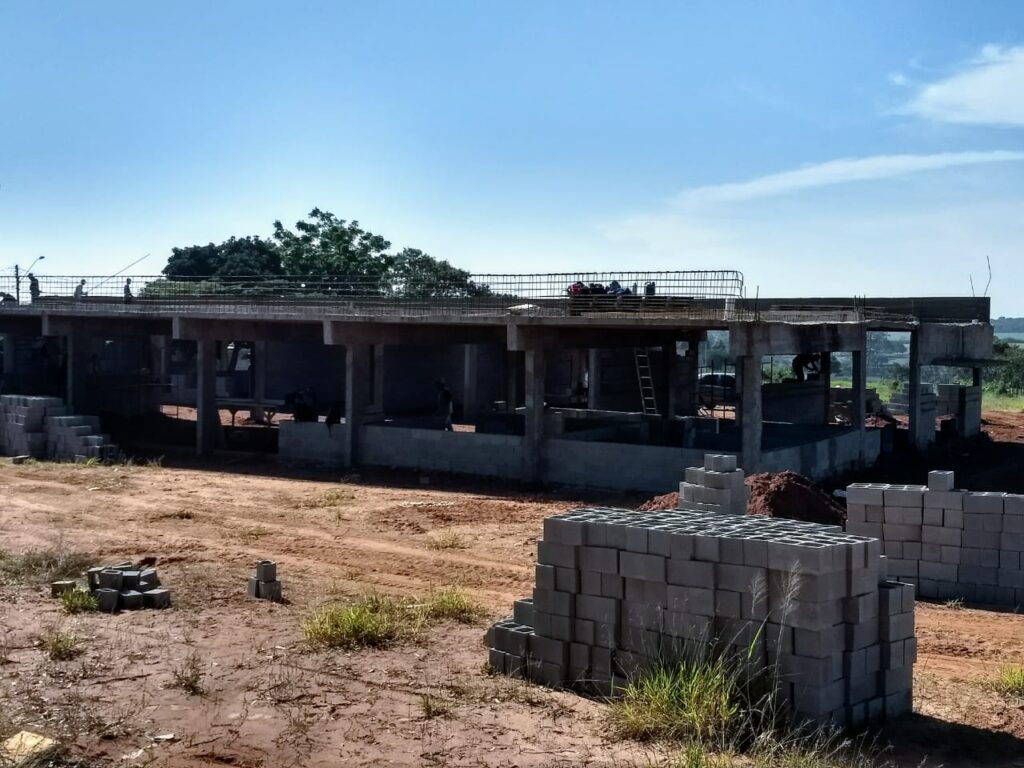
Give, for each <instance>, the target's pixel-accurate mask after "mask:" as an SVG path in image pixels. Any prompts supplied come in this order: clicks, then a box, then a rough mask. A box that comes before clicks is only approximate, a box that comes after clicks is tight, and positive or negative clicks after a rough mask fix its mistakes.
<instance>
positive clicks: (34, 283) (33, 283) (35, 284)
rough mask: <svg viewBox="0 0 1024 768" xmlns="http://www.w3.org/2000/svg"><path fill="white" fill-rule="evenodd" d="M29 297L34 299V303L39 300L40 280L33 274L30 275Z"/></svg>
mask: <svg viewBox="0 0 1024 768" xmlns="http://www.w3.org/2000/svg"><path fill="white" fill-rule="evenodd" d="M28 295H29V296H31V297H32V301H35V300H36V299H38V298H39V279H38V278H37V277H36V276H35V275H33V274H32V273H31V272H29V273H28Z"/></svg>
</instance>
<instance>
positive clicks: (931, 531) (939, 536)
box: [920, 525, 963, 547]
mask: <svg viewBox="0 0 1024 768" xmlns="http://www.w3.org/2000/svg"><path fill="white" fill-rule="evenodd" d="M962 534H963V531H961V530H960V529H959V528H947V527H946V526H942V527H940V526H936V525H923V526H921V538H920V541H922V542H923V543H925V544H939V545H941V546H947V547H959V546H960V545H961V544H962V543H963V541H962Z"/></svg>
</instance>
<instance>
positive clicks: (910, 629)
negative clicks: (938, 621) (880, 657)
mask: <svg viewBox="0 0 1024 768" xmlns="http://www.w3.org/2000/svg"><path fill="white" fill-rule="evenodd" d="M878 630H879V639H881V640H882V641H883V642H893V641H895V640H908V639H909V638H911V637H913V636H914V614H913V613H897V614H895V615H893V616H886V617H885V620H884V621H880V622H879V623H878Z"/></svg>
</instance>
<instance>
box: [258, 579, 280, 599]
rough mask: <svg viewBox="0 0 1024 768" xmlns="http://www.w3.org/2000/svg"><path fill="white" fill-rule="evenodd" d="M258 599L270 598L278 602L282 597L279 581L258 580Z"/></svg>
mask: <svg viewBox="0 0 1024 768" xmlns="http://www.w3.org/2000/svg"><path fill="white" fill-rule="evenodd" d="M259 589H260V595H259V596H260V599H261V600H270V601H271V602H274V603H280V602H281V600H282V599H283V594H282V590H281V582H280V581H261V582H259Z"/></svg>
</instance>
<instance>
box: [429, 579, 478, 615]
mask: <svg viewBox="0 0 1024 768" xmlns="http://www.w3.org/2000/svg"><path fill="white" fill-rule="evenodd" d="M421 610H422V612H423V617H424V618H425V619H429V620H435V621H439V620H445V619H449V620H451V621H458V622H460V623H462V624H472V623H473V622H474V621H476V620H477V619H478V618H480V616H481V613H482V611H481V609H480V606H479V605H477V604H476V602H474V601H473V598H471V597H470V596H469V595H468V594H466V592H465V590H462V589H459V588H458V587H445V588H443V589H438V590H435V591H433V592H431V593H430V594H429V595H427V599H426V601H425V602H424V603H423V605H422V608H421Z"/></svg>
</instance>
